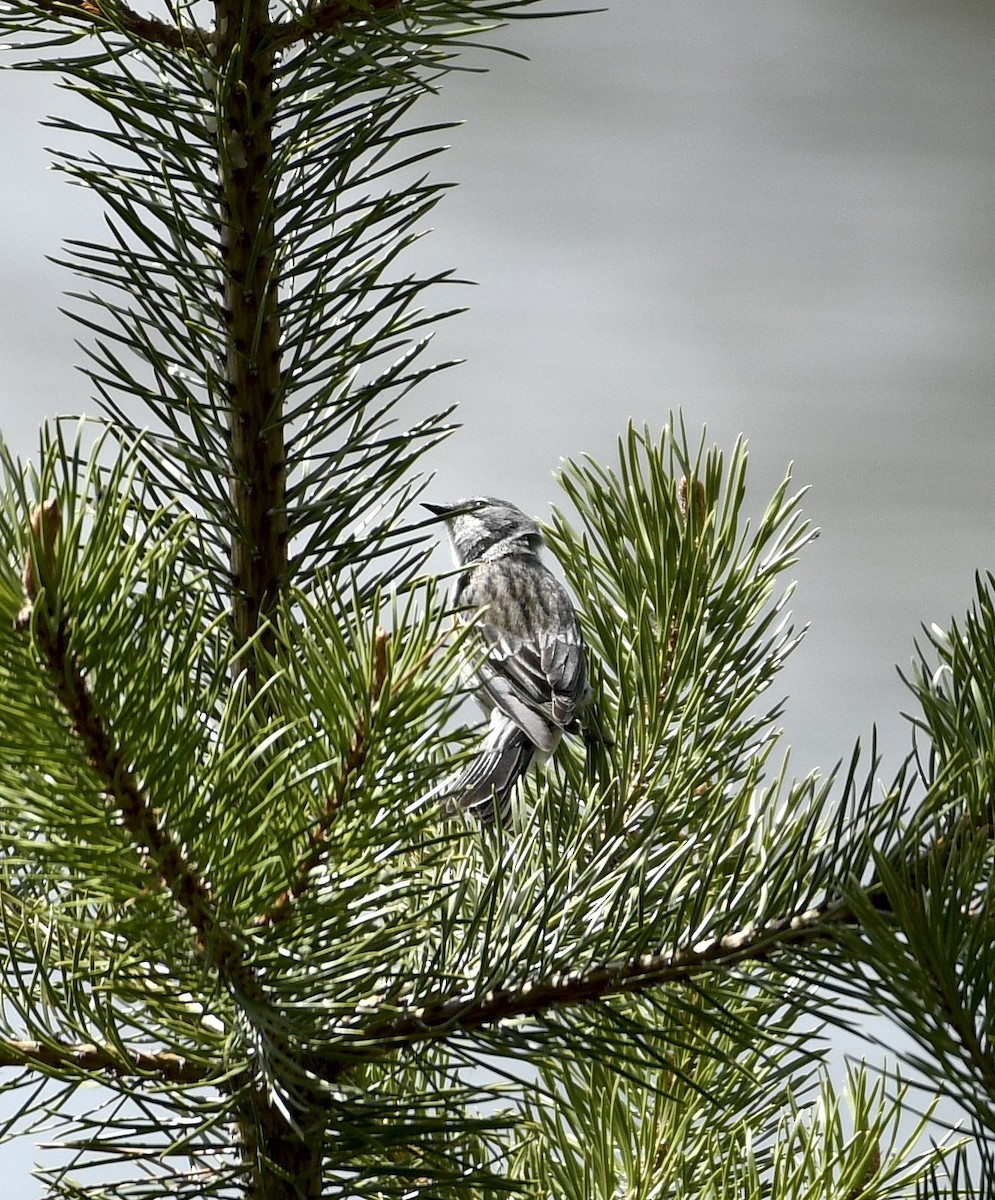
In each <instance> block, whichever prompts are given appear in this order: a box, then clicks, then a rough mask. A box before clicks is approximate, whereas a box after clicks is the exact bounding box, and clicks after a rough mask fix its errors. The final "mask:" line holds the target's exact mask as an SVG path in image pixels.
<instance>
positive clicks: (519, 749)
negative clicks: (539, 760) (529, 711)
mask: <svg viewBox="0 0 995 1200" xmlns="http://www.w3.org/2000/svg"><path fill="white" fill-rule="evenodd" d="M535 750H536V748H535V746H534V745H533V744H532V742H531V741H530V739H529V738H528V737H527V736H526V735H525V734H524V733H523V732H522V731H521V729H519V728H518V726H517V725H516V724H514V722H513V721H510V720H508V718H507V717H506V716H504V714H503V713H497V712H495V715H494V717H493V718H492V719H491V727H490V730H489V731H488V734H487V737H486V738H484V742H483V745H482V746H481V747H480V749H479V750H478V751H477V754H476V756H475V757H474V758H473V759H472V760H471V761H470V762H469V763H467V765H466V766H465V767H464V768H463V770H462V771H460V772H458V773H457V774H456V775H453V776H451V777H450V778H449V779H447V780H446V781H445V782H444V783H443V784H442V786H441V787H440V788H439V789H438V793H437V794H438V796H439V797H440V799H441V800H442V802H443V807H444V810H445V811H446V812H447V813H450V814H452V813H458V812H459V811H460V810H461V809H462V810H463V811H465V812H471V813H473V815H474V816H475V817H479V818H480V820H481V821H484V822H485V823H486V824H490V823H491V822H493V821H494V820H495V819H497V820H499V821H501V822H502V823H505V822H506V821H507V820H508V817H509V816H510V815H511V793H512V792H513V791H514V789H515V784H516V783H517V782H518V781H519V779H521V777H522V776H523V775H524V774H525V772H526V771H527V770H528V769H529V765H530V764H531V762H532V759H533V757H534V755H535Z"/></svg>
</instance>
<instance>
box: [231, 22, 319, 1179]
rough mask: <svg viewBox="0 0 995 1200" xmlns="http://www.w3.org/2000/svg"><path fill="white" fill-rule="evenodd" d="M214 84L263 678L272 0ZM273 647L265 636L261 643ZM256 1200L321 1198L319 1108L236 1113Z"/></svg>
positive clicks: (275, 480) (246, 618) (275, 433)
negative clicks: (292, 1113) (288, 1112)
mask: <svg viewBox="0 0 995 1200" xmlns="http://www.w3.org/2000/svg"><path fill="white" fill-rule="evenodd" d="M215 17H216V32H217V42H216V53H217V68H218V78H219V92H218V96H219V105H218V120H217V127H218V173H219V181H220V197H219V201H220V202H219V213H218V217H219V232H220V240H221V252H222V257H223V262H224V283H223V287H224V308H225V314H226V319H227V322H228V344H227V354H226V361H225V386H226V389H227V401H228V421H229V455H230V458H229V471H230V478H231V501H232V507H233V510H234V514H235V532H234V535H233V538H232V543H231V575H232V592H231V595H232V622H233V626H234V632H235V642H236V647H237V649H238V658H237V671H238V672H239V673H244V674H245V675H246V676H247V679H248V684H249V688H250V690H252V691H254V690H256V689H257V688H258V687H259V685H260V683H261V682H262V681H261V679H260V675H259V666H258V661H257V658H256V655H255V654H254V653H253V652H252V650H251V648H249V646H248V643H249V642H250V641H251V639H252V638H253V637H254V636H255V635H256V633H257V632H258V631H259V629H260V627H261V625H262V624H263V622H264V621H265V619H266V617H267V616H268V615H269V614H270V613H271V611H272V609H273V606H274V603H275V602H276V600H277V599H278V597H279V595H280V593H281V591H282V590H283V588H284V587H285V586H286V583H287V569H288V568H287V513H286V479H287V467H286V448H285V440H284V428H283V423H282V412H281V397H280V325H279V295H278V289H277V261H278V258H277V253H276V228H275V216H276V214H275V205H274V203H273V200H274V192H275V187H276V181H275V179H274V177H273V121H274V103H273V52H272V49H271V48H270V40H269V38H270V31H271V30H270V14H269V0H216V4H215ZM269 641H270V638H269V636H268V634H267V633H266V632H265V631H264V632H263V634H262V644H263V645H264V646H265V645H267V643H268V642H269ZM239 1124H240V1138H241V1151H242V1158H243V1161H244V1162H245V1166H246V1175H247V1194H248V1196H249V1197H250V1198H251V1200H317V1198H318V1197H320V1195H321V1185H322V1172H321V1153H322V1145H323V1127H322V1122H321V1120H320V1108H319V1107H318V1106H317V1105H315V1106H314V1107H313V1108H309V1109H307V1110H304V1111H302V1112H301V1113H300V1119H299V1120H296V1114H295V1122H294V1123H292V1122H291V1121H289V1120H288V1119H287V1117H286V1116H285V1115H284V1114H283V1113H282V1112H281V1111H280V1110H279V1109H277V1108H275V1107H274V1106H273V1105H272V1104H270V1102H269V1100H268V1098H267V1096H266V1095H265V1094H264V1093H263V1092H261V1091H254V1092H253V1093H252V1094H251V1096H250V1097H249V1098H248V1099H247V1100H246V1103H245V1106H244V1108H243V1111H242V1113H241V1117H240V1122H239Z"/></svg>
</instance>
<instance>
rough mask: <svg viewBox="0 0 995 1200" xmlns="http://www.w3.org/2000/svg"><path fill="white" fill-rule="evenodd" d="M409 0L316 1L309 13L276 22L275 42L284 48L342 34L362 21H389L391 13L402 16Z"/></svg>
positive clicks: (279, 47) (273, 34)
mask: <svg viewBox="0 0 995 1200" xmlns="http://www.w3.org/2000/svg"><path fill="white" fill-rule="evenodd" d="M404 8H405V0H319V2H318V3H312V4H311V5H310V6H309V8H308V12H307V14H306V15H305V16H301V17H294V18H293V19H292V20H289V21H281V22H277V23H275V24H274V25H273V32H272V40H271V45H272V47H273V49H274V50H284V49H286V48H287V47H288V46H292V45H294V43H296V42H303V41H307V40H308V39H309V38H316V37H322V36H327V35H328V34H334V33H338V32H339V31H340V30H341V29H342V28H343V27H344V26H345V25H348V24H361V23H365V22H369V21H371V20H373V19H376V20H378V21H379V22H380V23H381V24H383V23H385V21H384V19H385V17H386V18H387V20H388V21H389V19H390V18H389V17H388V16H387V14H394V16H395V18H399V17H400V16H401V15H402V14H403V12H404Z"/></svg>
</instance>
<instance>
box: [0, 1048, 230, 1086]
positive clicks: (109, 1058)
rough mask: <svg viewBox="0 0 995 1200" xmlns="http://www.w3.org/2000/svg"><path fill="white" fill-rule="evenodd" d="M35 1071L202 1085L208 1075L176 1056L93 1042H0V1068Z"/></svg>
mask: <svg viewBox="0 0 995 1200" xmlns="http://www.w3.org/2000/svg"><path fill="white" fill-rule="evenodd" d="M3 1067H23V1068H32V1067H38V1068H41V1069H42V1070H45V1071H48V1072H52V1073H53V1074H60V1075H68V1076H76V1075H78V1074H79V1073H80V1072H88V1073H90V1074H103V1075H114V1076H117V1077H118V1078H128V1077H130V1076H143V1077H146V1078H155V1079H161V1080H162V1081H163V1082H164V1083H179V1084H184V1083H186V1084H196V1083H205V1082H206V1081H207V1080H208V1079H209V1078H210V1072H209V1071H208V1070H207V1069H206V1068H205V1067H202V1066H200V1065H198V1064H197V1063H193V1062H190V1061H189V1059H186V1058H183V1057H182V1055H179V1054H167V1053H165V1052H160V1053H157V1054H146V1053H143V1052H141V1051H138V1050H132V1051H129V1052H128V1054H127V1056H125V1055H122V1054H121V1053H120V1051H118V1050H114V1049H111V1048H110V1047H109V1046H97V1045H94V1044H93V1043H92V1042H79V1043H77V1044H75V1045H53V1044H52V1043H51V1042H31V1041H18V1040H9V1041H6V1040H0V1068H3Z"/></svg>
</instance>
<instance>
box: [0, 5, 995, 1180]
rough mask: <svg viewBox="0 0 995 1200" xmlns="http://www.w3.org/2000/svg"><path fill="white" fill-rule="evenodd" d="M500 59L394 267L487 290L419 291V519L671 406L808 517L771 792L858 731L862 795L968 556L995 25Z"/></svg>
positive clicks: (30, 214)
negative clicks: (929, 631) (431, 323)
mask: <svg viewBox="0 0 995 1200" xmlns="http://www.w3.org/2000/svg"><path fill="white" fill-rule="evenodd" d="M140 7H144V6H140ZM498 41H499V42H502V43H503V44H505V45H509V46H512V47H514V48H515V49H517V50H520V51H522V52H525V53H527V54H528V55H529V57H530V58H531V62H530V63H523V62H520V61H516V60H512V59H508V58H503V57H492V56H489V57H487V58H484V59H480V58H478V59H477V60H476V61H477V62H478V64H480V63H485V64H486V65H488V66H489V67H490V68H491V71H490V73H489V74H487V75H484V76H479V75H457V76H454V77H452V78H451V79H450V80H449V82H448V83H447V85H446V88H445V91H444V93H443V95H442V96H441V97H440V98H439V99H438V100H433V101H432V102H430V103H428V104H427V105H425V106H424V108H423V110H422V112H421V113H420V114H419V116H421V117H424V118H426V119H444V118H446V117H453V118H465V119H466V122H467V124H466V126H465V127H464V128H462V129H460V130H458V131H456V132H455V133H454V134H453V135H452V141H453V148H452V149H451V151H450V152H449V153H448V154H447V155H446V156H445V157H444V158H443V159H441V160H437V161H436V165H435V172H436V174H437V175H441V176H444V177H445V178H447V179H452V180H456V181H458V182H459V185H460V186H459V188H458V189H457V190H456V191H455V192H453V193H451V194H450V195H449V196H448V197H447V198H446V199H444V200H443V202H442V205H441V207H440V208H439V209H437V210H436V213H435V216H434V223H435V225H436V227H437V228H436V232H435V233H434V234H433V235H432V237H431V238H429V239H427V240H426V241H425V242H424V243H422V245H421V246H420V247H419V249H418V252H417V254H418V258H419V262H422V263H428V264H430V265H432V266H434V267H442V266H453V267H455V268H456V269H457V271H458V273H459V274H460V275H461V276H462V277H464V278H470V279H474V280H476V281H478V282H479V284H480V286H478V287H476V288H474V289H472V290H471V289H461V290H460V293H459V295H458V297H457V296H453V295H452V294H451V293H450V294H448V295H447V294H446V293H443V294H442V298H441V300H440V303H445V302H447V301H452V300H454V299H455V300H458V302H463V303H467V304H469V305H471V311H470V312H469V313H468V314H466V315H464V316H462V317H459V318H457V319H456V320H455V321H452V322H450V323H449V324H448V325H447V326H446V327H444V328H443V329H442V330H441V331H440V333H439V334H438V336H437V340H436V344H435V353H437V354H438V356H439V357H450V356H457V357H464V358H466V359H467V362H466V364H465V365H463V366H461V367H459V368H457V369H455V370H454V371H451V372H447V373H445V374H444V375H442V376H439V377H437V378H436V379H435V380H434V381H433V382H430V383H429V384H428V385H427V389H426V393H425V394H423V396H422V397H421V401H420V402H421V403H424V404H425V405H426V406H427V405H429V404H430V405H433V406H435V405H444V404H446V403H448V402H450V401H452V400H459V401H460V403H461V410H460V417H461V419H462V421H463V424H464V428H463V430H462V431H461V432H460V433H459V434H458V435H457V436H456V437H455V438H454V439H453V440H451V441H450V442H449V443H448V444H447V445H446V446H444V447H443V448H442V449H441V450H439V451H438V452H437V454H436V456H435V459H434V462H433V465H434V466H435V467H436V468H437V471H438V480H437V483H436V484H435V485H434V487H433V493H432V498H434V499H438V500H447V499H454V498H456V497H458V496H461V495H465V494H472V493H479V492H490V493H495V494H498V495H503V496H507V497H508V498H510V499H512V500H515V501H516V502H518V503H519V504H521V505H522V506H523V507H525V508H526V509H528V510H530V511H532V512H534V513H536V514H538V515H545V514H546V513H547V512H548V505H549V503H550V502H551V501H554V502H555V501H557V500H558V495H557V489H556V486H555V484H554V483H553V481H552V477H551V472H552V471H554V470H555V468H556V467H557V464H558V461H559V459H560V457H561V456H573V455H577V454H579V453H581V452H588V453H590V454H592V455H593V456H594V457H595V458H598V459H600V460H602V461H606V460H611V459H612V458H613V456H614V454H615V439H616V436H617V435H618V433H619V432H620V431H621V430H622V429H623V428H624V426H625V423H626V422H627V420H628V419H629V418H630V417H632V418H635V419H636V420H637V421H639V422H643V421H646V422H648V423H649V424H650V425H651V426H652V427H653V428H654V429H659V427H660V426H661V425H662V424H663V422H664V421H665V419H666V417H667V414H668V412H669V411H670V410H672V409H678V408H679V409H681V410H682V411H683V413H684V417H685V420H686V423H687V426H688V428H689V430H690V431H691V433H692V435H693V436H696V434H697V432H698V430H700V428H701V427H702V426H703V425H705V426H707V428H708V434H709V438H710V440H713V441H715V442H718V443H719V444H721V445H723V446H725V447H731V445H732V443H733V441H734V439H735V438H736V436H737V435H738V434H740V433H742V434H744V435H745V436H746V437H747V438H748V439H749V442H750V447H751V477H752V497H753V509H754V511H755V512H759V511H761V510H762V508H763V505H764V502H765V500H766V498H767V497H768V495H769V493H770V492H771V491H772V490H773V488H774V486H775V485H776V483H777V482H778V481H779V479H780V478H781V475H782V474H783V471H784V469H785V467H786V465H787V464H788V462H789V461H793V462H794V472H795V480H796V482H797V484H798V485H799V486H802V485H811V489H812V490H811V492H810V493H809V495H808V497H807V498H806V501H805V508H806V512H807V514H808V515H809V516H810V517H811V519H812V520H813V521H814V522H815V523H816V524H817V525H819V526H820V527H821V529H822V536H821V538H820V539H819V541H818V542H816V543H815V544H814V545H813V546H812V547H811V548H810V550H809V551H808V552H807V554H806V555H805V557H804V559H803V560H802V562H801V563H800V564H799V566H798V568H797V575H798V579H799V588H798V591H797V593H796V597H795V601H794V604H793V608H794V612H795V614H796V619H797V620H798V621H799V622H800V623H807V622H811V631H810V633H809V635H808V638H807V639H806V641H805V643H804V645H803V646H802V648H801V649H800V650H799V651H798V652H797V654H796V656H795V658H794V659H793V661H792V662H791V663H790V664H789V666H788V667H787V669H786V670H785V672H784V675H783V679H782V684H781V690H782V691H783V692H784V693H785V694H787V695H790V703H789V705H788V707H787V711H786V714H785V717H784V720H783V727H784V730H785V740H786V742H787V743H789V744H791V745H792V746H793V747H794V754H793V758H792V764H793V770H794V772H795V773H797V774H801V773H804V772H807V771H808V770H810V769H812V768H815V767H818V768H821V769H826V768H828V767H830V766H831V765H832V764H833V763H834V762H835V761H836V760H837V759H838V758H840V757H842V756H847V755H848V754H849V752H850V749H851V748H852V745H853V742H854V739H855V738H857V737H860V738H862V739H864V740H865V742H866V740H867V738H868V736H869V734H870V731H871V729H872V726H873V725H874V724H875V723H877V725H878V728H879V731H880V735H881V747H882V750H883V752H884V755H885V760H886V763H885V768H884V769H883V771H882V774H883V775H885V776H887V775H889V774H890V771H891V768H892V767H893V766H894V765H895V764H897V762H898V760H899V758H900V757H901V755H902V754H903V753H904V752H905V750H906V749H907V746H908V742H909V733H908V727H907V724H906V723H905V722H904V721H903V719H902V718H901V716H900V711H901V710H902V709H903V708H905V707H908V701H907V693H906V692H905V690H904V688H903V686H902V684H901V683H900V681H899V679H898V676H897V673H896V671H895V664H900V665H902V666H907V665H908V663H909V661H910V659H911V655H912V642H913V639H914V638H915V636H916V635H917V632H918V629H919V625H920V623H921V622H927V623H928V622H932V621H935V622H937V623H939V624H941V625H945V624H946V623H947V622H948V621H949V618H950V616H951V615H957V616H959V615H960V614H962V612H963V611H964V609H965V608H966V607H967V606H968V604H969V603H970V600H971V597H972V593H973V588H974V583H973V573H974V571H975V570H976V569H978V568H981V569H992V568H995V528H993V522H992V510H993V506H995V471H993V462H995V454H993V446H992V442H993V436H995V405H993V403H992V396H993V393H995V233H993V231H995V223H993V220H995V4H993V3H992V2H991V0H943V2H942V3H937V2H936V0H819V2H818V3H816V2H814V0H735V2H734V3H733V2H730V0H615V2H614V3H613V4H612V5H611V8H610V10H609V11H607V12H605V13H600V14H592V15H587V16H583V17H577V18H572V19H566V20H561V21H549V22H546V21H543V22H535V23H531V22H526V23H522V24H516V25H515V26H514V27H513V28H511V29H510V30H507V31H505V33H504V34H503V35H501V36H500V37H499V38H498ZM53 85H54V80H52V79H50V78H46V77H30V76H24V75H21V76H16V77H15V76H11V75H6V76H0V102H2V106H3V112H4V114H5V115H4V122H3V163H4V165H5V171H4V175H3V179H4V182H3V184H2V185H0V206H2V207H0V227H2V228H3V229H4V230H6V236H5V237H4V238H3V239H2V242H0V272H2V277H3V287H2V288H0V362H2V375H0V379H2V383H0V428H2V430H3V433H4V435H5V437H6V438H7V439H8V441H9V442H10V443H12V445H13V446H14V447H15V448H16V449H18V450H20V451H23V452H30V451H31V450H32V448H33V447H34V446H35V445H36V444H37V442H36V430H37V426H38V424H39V422H40V421H41V420H42V419H43V418H44V417H45V416H47V415H51V414H54V413H61V412H76V411H79V410H80V409H82V408H84V407H86V405H87V403H88V397H87V392H86V389H85V381H84V380H83V379H82V377H81V376H79V375H78V374H76V373H75V372H74V371H73V364H74V363H75V362H77V361H79V357H80V356H79V353H78V351H76V349H75V347H74V346H73V341H72V339H73V337H74V336H75V332H74V330H73V328H72V326H71V324H70V323H69V321H68V320H67V319H66V318H64V317H62V316H60V315H59V313H58V311H57V309H58V306H59V304H60V302H61V300H60V293H61V292H62V291H63V290H65V289H67V288H70V287H71V286H72V283H71V281H70V280H69V278H68V277H67V276H66V275H64V273H63V272H61V271H60V270H59V269H57V268H55V267H54V266H52V265H50V264H48V263H47V262H46V261H45V257H44V256H45V255H46V254H57V253H58V249H59V241H60V239H61V238H62V237H65V236H77V237H79V236H83V237H85V236H88V235H93V234H96V233H98V232H99V215H98V214H97V213H96V212H95V210H94V208H93V206H92V203H91V202H90V198H89V197H87V196H86V195H84V194H81V193H80V192H79V191H78V190H77V189H70V188H69V187H67V186H66V185H65V183H64V182H63V181H62V180H61V179H60V177H59V176H58V175H56V174H54V173H52V172H49V171H47V170H46V164H47V159H46V155H45V153H44V150H43V147H44V145H46V144H48V142H49V141H50V140H51V139H52V138H53V137H55V136H57V135H53V134H52V133H51V132H49V131H45V130H43V129H41V128H39V126H38V123H37V122H38V120H39V119H40V118H41V117H43V116H44V115H45V114H46V113H47V112H51V111H53V110H58V111H63V112H64V111H67V107H68V104H69V100H70V98H69V97H67V96H66V95H65V94H64V93H63V94H58V93H56V91H55V90H54V86H53ZM436 493H437V495H436ZM35 1157H37V1154H36V1152H35V1151H34V1150H33V1148H32V1147H31V1146H29V1145H17V1146H14V1147H11V1148H5V1149H3V1150H2V1151H0V1164H7V1165H8V1169H7V1171H6V1172H5V1184H4V1187H3V1195H4V1196H9V1197H11V1200H21V1198H22V1197H35V1196H37V1195H39V1194H40V1191H39V1187H38V1185H36V1184H34V1183H32V1182H31V1181H29V1180H28V1179H27V1170H28V1166H29V1164H30V1162H31V1161H33V1159H34V1158H35Z"/></svg>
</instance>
